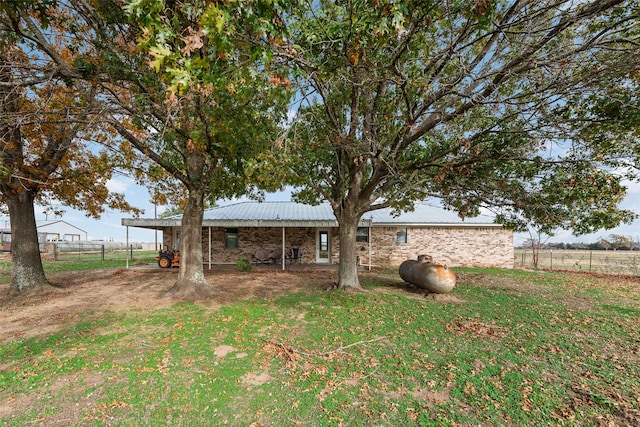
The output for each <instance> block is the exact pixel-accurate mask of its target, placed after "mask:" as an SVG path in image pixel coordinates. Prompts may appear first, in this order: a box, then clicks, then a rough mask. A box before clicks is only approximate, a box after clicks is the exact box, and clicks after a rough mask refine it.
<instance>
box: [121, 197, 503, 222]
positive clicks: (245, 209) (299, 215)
mask: <svg viewBox="0 0 640 427" xmlns="http://www.w3.org/2000/svg"><path fill="white" fill-rule="evenodd" d="M181 218H182V216H181V215H176V216H173V217H170V218H165V219H146V218H137V219H131V218H124V219H122V225H130V226H134V227H145V228H156V227H171V226H173V227H176V226H180V224H181ZM202 225H203V227H337V226H338V222H337V220H336V218H335V216H334V215H333V211H332V209H331V205H330V204H329V203H322V204H320V205H317V206H311V205H306V204H302V203H296V202H257V201H248V202H240V203H234V204H230V205H225V206H218V207H214V208H211V209H207V210H205V212H204V220H203V224H202ZM360 226H361V227H367V226H372V227H376V226H381V227H384V226H449V227H451V226H458V227H464V226H487V227H489V226H500V225H499V224H495V222H494V220H493V218H492V217H490V216H487V215H481V216H478V217H474V218H465V219H464V220H462V219H460V217H458V215H457V214H456V213H455V212H453V211H449V210H446V209H443V208H441V207H437V206H432V205H428V204H426V203H417V204H416V205H415V206H414V210H413V211H411V212H402V213H400V214H399V215H396V216H394V215H393V209H392V208H386V209H379V210H375V211H372V212H367V213H366V214H364V215H363V217H362V219H361V220H360Z"/></svg>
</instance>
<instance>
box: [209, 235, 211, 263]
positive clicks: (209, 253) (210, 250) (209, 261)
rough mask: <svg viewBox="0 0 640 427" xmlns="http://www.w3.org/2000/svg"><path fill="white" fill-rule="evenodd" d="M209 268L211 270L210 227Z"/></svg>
mask: <svg viewBox="0 0 640 427" xmlns="http://www.w3.org/2000/svg"><path fill="white" fill-rule="evenodd" d="M209 270H211V227H209Z"/></svg>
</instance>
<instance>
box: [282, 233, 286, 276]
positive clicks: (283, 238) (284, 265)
mask: <svg viewBox="0 0 640 427" xmlns="http://www.w3.org/2000/svg"><path fill="white" fill-rule="evenodd" d="M285 260H286V259H285V228H284V226H283V227H282V270H286V261H285Z"/></svg>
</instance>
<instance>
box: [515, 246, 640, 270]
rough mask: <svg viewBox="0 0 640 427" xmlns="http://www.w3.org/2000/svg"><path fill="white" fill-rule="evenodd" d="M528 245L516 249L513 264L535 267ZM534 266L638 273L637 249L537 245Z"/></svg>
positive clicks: (639, 265)
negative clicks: (610, 249)
mask: <svg viewBox="0 0 640 427" xmlns="http://www.w3.org/2000/svg"><path fill="white" fill-rule="evenodd" d="M533 261H534V257H533V251H532V250H531V249H516V250H515V256H514V266H515V267H517V268H530V269H533V268H535V265H534V262H533ZM538 268H539V269H543V270H565V271H567V270H568V271H581V272H593V273H604V274H618V275H633V276H637V275H640V251H594V250H562V249H541V250H540V251H539V254H538Z"/></svg>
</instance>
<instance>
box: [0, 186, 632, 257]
mask: <svg viewBox="0 0 640 427" xmlns="http://www.w3.org/2000/svg"><path fill="white" fill-rule="evenodd" d="M627 186H628V188H629V189H628V194H627V197H626V199H625V200H624V202H623V203H622V205H621V206H622V207H624V208H627V209H631V210H634V211H635V212H640V184H638V183H627ZM109 187H110V189H111V190H112V191H115V192H119V193H123V194H125V195H126V198H127V200H128V201H129V202H130V203H132V204H134V205H135V206H137V207H139V208H142V209H144V210H145V213H144V214H143V215H141V217H143V218H153V217H154V206H153V204H152V203H150V202H149V200H150V196H149V194H148V193H147V190H146V189H145V188H143V187H140V186H138V185H136V184H135V182H134V181H133V180H130V179H128V178H126V177H122V176H120V177H117V178H115V179H112V180H111V181H110V182H109ZM266 199H267V200H271V201H279V200H290V191H284V192H280V193H275V194H268V195H267V197H266ZM232 202H233V201H232V200H222V201H219V203H218V204H227V203H232ZM63 209H64V210H65V213H64V215H63V216H62V218H61V219H63V220H64V221H66V222H68V223H70V224H73V225H74V226H76V227H78V228H80V229H82V230H84V231H86V232H87V233H88V235H89V239H90V240H93V239H106V240H115V241H125V239H126V232H127V230H126V227H124V226H122V225H121V220H122V218H127V217H130V215H128V214H124V213H122V212H119V211H109V212H106V213H105V214H103V215H102V217H101V219H99V220H94V219H91V218H87V217H86V215H85V214H84V213H83V212H81V211H77V210H75V209H70V208H66V207H63ZM164 209H165V207H164V206H158V207H157V213H158V215H160V214H161V213H162V212H163V211H164ZM43 211H44V208H42V207H36V219H37V220H44V219H45V214H44V213H43ZM49 219H52V217H51V216H49ZM0 220H8V218H7V217H3V218H0ZM610 234H621V235H624V236H628V237H631V238H632V239H633V240H636V241H637V240H640V219H639V220H636V221H634V222H633V223H632V224H630V225H623V226H620V227H617V228H615V229H612V230H602V231H600V232H598V233H595V234H593V235H587V236H579V237H575V236H572V235H571V232H569V231H561V232H559V233H557V234H556V236H554V237H552V238H550V239H548V240H547V242H578V241H580V242H595V241H597V240H598V239H599V238H600V237H602V238H608V237H609V235H610ZM158 236H159V237H158V238H159V239H160V238H161V236H162V233H159V234H158ZM528 237H529V236H528V235H524V234H518V235H516V237H515V244H516V245H519V244H521V243H522V242H523V241H524V240H525V239H527V238H528ZM129 240H130V241H132V242H154V241H155V232H154V231H152V230H145V229H138V228H133V227H130V228H129Z"/></svg>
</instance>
